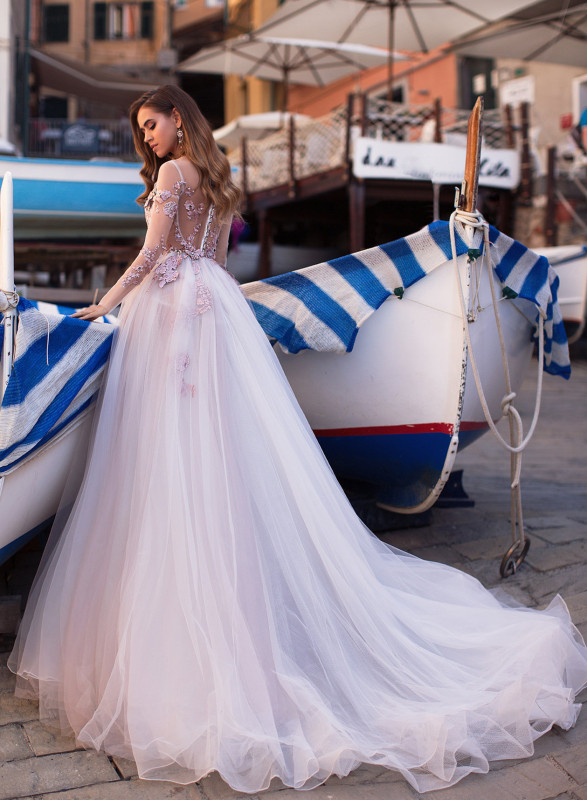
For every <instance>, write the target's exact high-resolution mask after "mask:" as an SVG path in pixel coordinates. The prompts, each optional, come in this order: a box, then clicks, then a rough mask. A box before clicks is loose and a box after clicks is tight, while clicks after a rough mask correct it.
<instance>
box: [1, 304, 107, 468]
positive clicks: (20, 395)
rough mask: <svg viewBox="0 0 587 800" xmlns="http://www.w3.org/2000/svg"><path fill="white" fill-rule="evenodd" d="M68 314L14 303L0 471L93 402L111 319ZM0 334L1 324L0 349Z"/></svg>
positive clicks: (69, 310) (48, 307) (62, 309)
mask: <svg viewBox="0 0 587 800" xmlns="http://www.w3.org/2000/svg"><path fill="white" fill-rule="evenodd" d="M39 307H40V309H41V310H39ZM73 311H74V309H72V308H67V307H66V306H54V305H51V304H49V303H36V302H33V301H31V300H26V299H25V298H24V297H21V298H20V299H19V302H18V312H19V317H18V328H17V333H16V348H15V353H16V360H15V362H14V366H13V370H12V373H11V375H10V379H9V381H8V386H7V387H6V390H5V392H4V397H3V399H2V406H1V407H0V472H7V471H8V470H10V469H11V468H12V467H14V466H16V465H17V464H18V463H19V462H21V461H22V460H23V459H24V458H26V457H27V456H28V455H29V454H30V453H31V452H32V451H34V450H36V449H38V448H40V447H42V446H43V445H44V444H46V443H47V442H48V441H49V440H50V439H51V438H53V436H55V435H56V434H57V433H59V431H60V430H62V429H63V428H64V427H65V426H66V425H68V424H69V423H70V422H71V421H72V420H73V419H74V418H75V417H76V416H78V414H80V413H81V412H82V411H84V409H86V408H87V407H88V406H89V405H90V404H91V403H92V402H93V400H94V399H95V396H96V394H97V391H98V388H99V386H100V382H101V380H102V373H103V371H104V366H105V364H106V362H107V360H108V356H109V354H110V348H111V346H112V339H113V333H114V331H115V330H116V325H115V324H112V323H116V318H115V317H107V318H106V317H103V318H102V319H103V320H105V322H107V323H109V324H103V323H101V322H89V321H87V320H83V319H77V318H72V317H70V316H66V315H67V314H72V313H73ZM0 316H1V315H0ZM47 332H49V357H48V360H49V364H47ZM3 334H4V328H3V326H1V325H0V347H1V344H2V337H3Z"/></svg>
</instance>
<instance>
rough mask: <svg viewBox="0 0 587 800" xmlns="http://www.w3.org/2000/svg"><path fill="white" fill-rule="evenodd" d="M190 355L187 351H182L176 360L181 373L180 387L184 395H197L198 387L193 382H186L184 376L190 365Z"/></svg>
mask: <svg viewBox="0 0 587 800" xmlns="http://www.w3.org/2000/svg"><path fill="white" fill-rule="evenodd" d="M189 364H190V357H189V355H188V354H187V353H180V354H179V355H178V357H177V359H176V362H175V368H176V371H177V372H178V373H179V380H180V389H179V393H180V394H182V395H186V394H191V396H192V397H194V396H195V393H196V387H195V386H194V385H193V384H192V383H186V382H185V380H184V378H183V373H184V372H185V371H186V369H187V368H188V367H189Z"/></svg>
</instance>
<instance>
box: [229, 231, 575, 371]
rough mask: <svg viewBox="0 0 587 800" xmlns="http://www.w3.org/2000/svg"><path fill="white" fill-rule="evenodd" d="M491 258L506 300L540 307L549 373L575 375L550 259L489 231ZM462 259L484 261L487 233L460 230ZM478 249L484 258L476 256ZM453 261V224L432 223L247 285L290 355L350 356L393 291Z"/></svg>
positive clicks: (266, 325)
mask: <svg viewBox="0 0 587 800" xmlns="http://www.w3.org/2000/svg"><path fill="white" fill-rule="evenodd" d="M489 238H490V241H491V258H492V262H493V264H494V267H495V271H496V274H497V275H498V277H499V279H500V281H501V282H502V287H503V293H504V295H505V296H507V297H517V296H520V297H523V298H525V299H526V300H529V301H530V302H532V303H534V305H535V306H536V307H537V318H536V319H537V321H538V313H541V314H543V316H544V319H545V324H544V330H545V348H544V351H545V356H544V366H545V369H546V371H547V372H550V373H552V374H555V375H562V376H564V377H567V378H568V377H569V375H570V371H571V369H570V361H569V352H568V346H567V338H566V334H565V329H564V326H563V322H562V316H561V312H560V309H559V306H558V303H557V299H556V290H557V287H558V277H557V276H556V273H555V272H554V270H553V269H552V268H551V267H550V266H549V264H548V261H547V260H546V258H545V257H544V256H538V255H537V254H536V253H533V252H532V251H531V250H528V248H526V247H524V246H523V245H521V244H519V242H516V241H514V240H513V239H510V238H509V237H508V236H505V235H504V234H502V233H500V232H499V231H497V230H496V229H495V228H493V227H491V226H490V232H489ZM455 240H456V250H457V255H459V256H461V255H465V254H467V253H469V255H470V256H471V257H475V256H478V254H479V253H481V252H482V250H483V235H482V233H481V231H480V230H477V231H476V233H475V236H474V240H473V244H472V246H469V245H468V244H467V243H466V240H465V232H464V229H463V226H462V224H461V223H460V222H458V221H457V222H456V225H455ZM475 251H477V253H476V252H475ZM451 258H452V253H451V244H450V230H449V223H448V222H444V221H437V222H433V223H432V224H431V225H428V226H427V227H426V228H423V229H422V230H421V231H418V232H417V233H414V234H412V235H410V236H406V238H405V239H398V240H396V241H394V242H390V243H389V244H383V245H380V246H379V247H373V248H370V249H368V250H363V251H361V252H360V253H355V254H354V255H349V256H343V257H342V258H336V259H333V260H332V261H327V262H324V263H322V264H316V265H314V266H312V267H306V268H305V269H300V270H297V271H296V272H288V273H286V274H284V275H277V276H275V277H272V278H266V279H265V280H262V281H255V282H253V283H248V284H246V285H244V286H243V287H242V288H243V291H244V293H245V295H246V296H247V298H248V299H249V300H250V302H251V304H252V307H253V309H254V311H255V314H256V316H257V319H258V321H259V323H260V324H261V326H262V328H263V329H264V331H265V333H266V334H267V335H268V336H269V337H270V338H271V339H273V340H274V341H278V342H279V344H280V345H281V347H282V349H283V350H284V351H285V352H289V353H298V352H299V351H300V350H304V349H310V350H326V351H333V352H340V353H344V352H348V351H350V350H352V349H353V346H354V343H355V338H356V336H357V333H358V332H359V328H360V327H361V325H362V324H363V323H364V322H365V320H366V319H368V318H369V317H370V316H371V314H373V312H374V311H376V310H377V309H378V308H379V306H380V305H381V304H382V303H383V302H384V301H385V300H386V299H387V298H388V297H389V296H390V295H392V294H395V295H396V296H398V297H401V296H402V294H403V292H404V290H405V289H407V288H408V287H409V286H411V285H412V284H413V283H416V281H419V280H421V279H422V278H423V277H425V276H426V275H427V274H429V273H430V272H432V270H434V269H436V267H438V266H440V264H442V263H444V262H445V261H448V260H450V259H451Z"/></svg>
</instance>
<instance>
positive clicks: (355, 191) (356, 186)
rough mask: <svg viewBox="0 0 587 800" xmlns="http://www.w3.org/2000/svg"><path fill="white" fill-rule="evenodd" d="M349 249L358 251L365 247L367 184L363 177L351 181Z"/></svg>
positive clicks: (353, 251)
mask: <svg viewBox="0 0 587 800" xmlns="http://www.w3.org/2000/svg"><path fill="white" fill-rule="evenodd" d="M349 233H350V236H349V239H350V241H349V249H350V251H351V253H357V252H358V251H359V250H364V249H365V184H364V182H363V180H362V178H351V181H350V183H349Z"/></svg>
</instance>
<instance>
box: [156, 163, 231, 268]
mask: <svg viewBox="0 0 587 800" xmlns="http://www.w3.org/2000/svg"><path fill="white" fill-rule="evenodd" d="M171 163H172V164H173V166H174V167H175V168H176V169H177V172H178V178H177V180H176V181H175V182H174V183H173V186H172V188H160V187H159V186H158V183H159V182H158V183H156V184H155V186H154V187H153V189H152V191H151V193H150V194H149V196H148V197H147V200H146V201H145V217H146V219H147V226H148V227H150V226H151V224H152V222H153V216H154V215H157V214H164V215H166V216H167V217H169V218H170V219H171V220H172V225H171V228H170V230H169V233H168V235H167V238H166V240H165V247H164V249H165V250H168V251H169V250H181V251H183V252H185V253H187V254H188V255H189V256H191V257H193V258H201V257H202V256H204V257H206V258H212V259H215V258H216V248H217V246H218V237H219V235H220V225H219V224H218V223H217V221H216V218H215V209H214V206H210V205H209V204H208V203H207V202H206V198H205V196H204V193H203V192H202V190H201V189H200V188H194V184H196V185H197V174H196V175H192V176H191V177H192V181H191V182H187V181H186V180H185V179H184V175H183V171H182V169H181V168H180V166H179V164H178V163H177V161H173V162H171ZM189 167H191V170H190V172H191V171H192V170H193V171H194V172H195V169H194V168H193V167H192V165H188V168H189Z"/></svg>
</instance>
